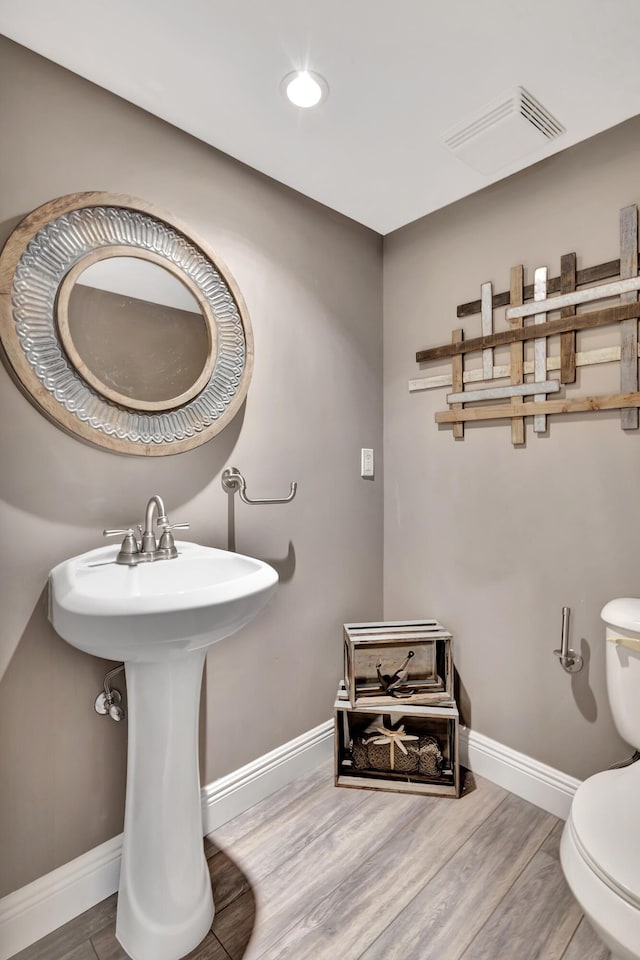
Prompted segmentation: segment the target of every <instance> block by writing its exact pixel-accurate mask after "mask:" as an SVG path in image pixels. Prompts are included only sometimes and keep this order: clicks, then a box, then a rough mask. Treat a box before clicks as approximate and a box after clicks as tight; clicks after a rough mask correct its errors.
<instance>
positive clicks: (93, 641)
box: [49, 542, 278, 960]
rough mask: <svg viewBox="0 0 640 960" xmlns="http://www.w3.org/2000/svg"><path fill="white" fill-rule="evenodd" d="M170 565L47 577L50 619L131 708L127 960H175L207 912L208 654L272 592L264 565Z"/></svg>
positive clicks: (230, 561)
mask: <svg viewBox="0 0 640 960" xmlns="http://www.w3.org/2000/svg"><path fill="white" fill-rule="evenodd" d="M177 546H178V551H179V555H178V557H177V558H175V559H171V560H159V561H156V562H153V563H140V564H138V565H135V566H123V565H120V564H116V562H115V560H116V555H117V554H118V547H116V546H109V547H101V548H99V549H97V550H92V551H90V552H89V553H85V554H82V555H81V556H79V557H74V558H72V559H71V560H67V561H65V562H64V563H61V564H59V565H58V566H57V567H55V568H54V569H53V570H52V571H51V574H50V578H49V584H50V588H49V589H50V594H49V598H50V604H49V617H50V620H51V622H52V624H53V627H54V629H55V630H56V632H57V633H59V634H60V636H61V637H63V639H65V640H66V641H67V642H68V643H70V644H72V645H73V646H74V647H78V649H80V650H83V651H85V653H90V654H93V655H94V656H97V657H105V658H107V659H110V660H123V661H124V662H125V667H126V676H127V692H128V702H129V747H128V767H127V796H126V807H125V825H124V842H123V851H122V866H121V872H120V889H119V895H118V916H117V922H116V936H117V938H118V940H119V941H120V943H121V944H122V946H123V947H124V949H125V950H126V952H127V953H128V954H129V955H130V956H131V957H132V958H133V960H178V958H179V957H183V956H184V955H185V954H187V953H188V952H189V951H190V950H192V949H193V948H194V947H195V946H197V944H198V943H199V942H200V941H201V940H202V939H203V938H204V936H205V935H206V933H207V930H208V929H209V927H210V926H211V922H212V920H213V913H214V905H213V898H212V895H211V883H210V879H209V872H208V869H207V863H206V860H205V857H204V852H203V845H202V815H201V806H200V778H199V773H198V716H199V696H200V685H201V680H202V670H203V666H204V660H205V656H206V652H207V648H208V647H209V646H211V644H213V643H216V642H217V641H218V640H222V638H223V637H226V636H228V635H229V634H231V633H234V632H235V631H236V630H239V629H240V627H242V626H244V625H245V624H246V623H248V622H249V621H250V620H252V619H253V617H255V616H256V614H257V613H258V612H259V610H260V609H261V608H262V607H263V606H264V605H265V603H266V602H267V600H268V599H269V598H270V597H271V595H272V594H273V593H274V592H275V589H276V586H277V582H278V575H277V573H276V572H275V570H273V569H272V568H271V567H270V566H269V565H268V564H266V563H262V562H261V561H260V560H254V559H252V558H251V557H243V556H241V555H239V554H236V553H228V552H226V551H224V550H216V549H214V548H210V547H201V546H198V545H197V544H194V543H185V542H181V543H178V544H177Z"/></svg>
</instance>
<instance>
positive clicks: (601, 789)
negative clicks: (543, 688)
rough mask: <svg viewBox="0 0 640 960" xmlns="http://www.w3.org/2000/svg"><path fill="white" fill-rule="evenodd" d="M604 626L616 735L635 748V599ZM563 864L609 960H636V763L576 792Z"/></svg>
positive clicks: (639, 772)
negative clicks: (608, 951) (606, 949)
mask: <svg viewBox="0 0 640 960" xmlns="http://www.w3.org/2000/svg"><path fill="white" fill-rule="evenodd" d="M602 619H603V620H604V622H605V624H606V645H607V647H606V669H607V691H608V694H609V703H610V706H611V712H612V714H613V719H614V722H615V724H616V727H617V729H618V732H619V733H620V735H621V736H622V737H623V738H624V739H625V740H626V741H627V742H628V743H630V744H631V746H632V747H633V748H634V749H636V750H638V749H640V600H637V599H631V598H625V599H620V600H612V601H611V602H610V603H608V604H607V605H606V606H605V607H604V609H603V611H602ZM560 862H561V863H562V869H563V871H564V874H565V877H566V879H567V883H568V884H569V887H570V888H571V890H572V892H573V895H574V896H575V898H576V900H577V901H578V903H579V904H580V905H581V907H582V909H583V910H584V913H585V916H586V917H587V919H588V920H589V922H590V923H591V925H592V926H593V928H594V929H595V930H596V932H597V933H598V934H599V935H600V937H601V939H602V940H603V941H604V943H605V944H606V945H607V946H608V948H609V949H610V950H611V960H640V762H636V763H632V764H631V765H630V766H627V767H623V768H621V769H617V770H607V771H605V772H604V773H597V774H596V775H595V776H593V777H590V778H589V779H588V780H585V782H584V783H583V784H582V785H581V786H580V787H579V788H578V790H577V791H576V795H575V797H574V799H573V803H572V805H571V812H570V814H569V818H568V820H567V823H566V825H565V828H564V831H563V834H562V842H561V845H560Z"/></svg>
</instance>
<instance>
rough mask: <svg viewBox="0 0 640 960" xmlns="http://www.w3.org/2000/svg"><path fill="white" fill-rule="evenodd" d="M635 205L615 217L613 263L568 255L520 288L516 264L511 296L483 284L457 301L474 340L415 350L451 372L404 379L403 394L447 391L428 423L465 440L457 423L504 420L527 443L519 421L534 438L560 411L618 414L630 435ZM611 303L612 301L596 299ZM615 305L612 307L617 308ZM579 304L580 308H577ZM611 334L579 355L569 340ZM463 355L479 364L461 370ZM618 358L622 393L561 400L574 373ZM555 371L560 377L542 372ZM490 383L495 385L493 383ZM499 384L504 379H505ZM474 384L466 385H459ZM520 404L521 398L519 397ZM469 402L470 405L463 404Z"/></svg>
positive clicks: (639, 398) (455, 339)
mask: <svg viewBox="0 0 640 960" xmlns="http://www.w3.org/2000/svg"><path fill="white" fill-rule="evenodd" d="M639 290H640V277H638V208H637V206H636V205H635V204H633V205H631V206H628V207H624V208H623V209H622V210H621V211H620V259H619V260H610V261H608V262H607V263H600V264H598V265H596V266H594V267H589V268H587V269H584V270H577V258H576V254H575V253H567V254H565V255H564V256H563V257H562V258H561V264H560V275H559V276H556V277H552V278H549V276H548V269H547V267H538V268H537V269H536V270H535V271H534V282H533V284H531V285H527V286H525V284H524V267H523V266H522V265H521V264H520V265H518V266H515V267H512V269H511V282H510V290H509V291H507V292H504V293H497V294H496V293H494V292H493V284H492V283H483V284H482V285H481V293H480V299H479V300H475V301H472V302H471V303H464V304H461V305H460V306H459V307H458V309H457V315H458V317H468V316H472V315H475V314H478V313H479V314H480V318H481V335H480V336H474V337H472V338H471V339H465V336H464V331H463V330H462V328H458V329H456V330H454V331H453V335H452V338H451V343H447V344H444V345H443V346H440V347H432V348H430V349H427V350H420V351H419V352H418V353H417V354H416V362H417V363H424V362H426V361H431V360H442V359H443V358H448V357H450V358H451V375H450V376H447V375H444V376H432V377H423V378H421V379H417V380H411V381H410V382H409V389H410V391H412V392H413V391H417V390H427V389H430V388H433V387H446V386H451V387H452V388H453V390H452V393H449V394H448V395H447V403H448V404H449V409H448V410H446V411H441V412H438V413H436V415H435V419H436V423H450V424H452V425H453V436H454V437H455V438H456V439H462V438H463V437H464V424H465V423H466V422H469V421H480V420H504V419H508V420H511V442H512V443H513V444H514V445H520V444H523V443H524V442H525V417H528V416H532V417H533V430H534V433H544V432H545V431H546V428H547V417H548V416H549V415H554V414H559V413H580V412H582V413H584V412H591V411H596V410H617V409H619V410H620V411H621V414H620V416H621V426H622V428H623V429H624V430H637V429H638V408H639V407H640V392H639V391H638V318H639V316H640V304H639V303H638V291H639ZM600 300H609V301H611V300H613V305H608V306H602V305H598V303H597V301H600ZM616 301H617V302H616ZM500 307H506V310H505V318H506V322H507V325H508V329H507V330H501V331H499V332H495V331H494V310H496V308H500ZM580 307H582V312H578V309H579V308H580ZM607 326H616V327H618V328H619V334H618V342H617V343H616V344H615V345H613V346H610V347H604V348H600V349H595V350H588V351H585V352H582V353H581V352H578V351H577V347H576V335H577V334H578V333H579V332H580V331H581V330H590V329H594V328H596V327H607ZM557 334H560V354H559V356H549V354H548V343H547V338H548V337H551V336H553V335H557ZM526 340H533V342H534V356H533V359H532V360H529V361H526V362H525V359H524V343H525V341H526ZM505 344H509V347H510V362H509V363H508V364H503V365H496V364H495V363H494V348H495V347H499V346H502V345H505ZM469 353H477V354H478V353H479V354H481V356H482V366H481V367H479V368H477V369H472V370H465V368H464V360H465V357H466V355H467V354H469ZM611 362H618V363H619V365H620V392H619V393H614V394H605V395H602V396H585V397H571V398H565V397H563V396H562V395H561V394H562V387H563V385H565V384H571V383H575V381H576V368H577V367H581V366H590V365H592V364H596V363H611ZM553 371H559V378H553V377H551V376H550V373H551V372H553ZM496 381H503V383H502V384H500V385H496ZM504 381H507V382H504ZM467 384H472V387H471V388H469V387H467ZM525 398H528V399H525ZM467 404H474V406H467Z"/></svg>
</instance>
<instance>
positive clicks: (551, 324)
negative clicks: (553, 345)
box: [416, 303, 638, 363]
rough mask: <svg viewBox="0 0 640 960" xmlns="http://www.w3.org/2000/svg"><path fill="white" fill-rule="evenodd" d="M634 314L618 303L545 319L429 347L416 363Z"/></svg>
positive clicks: (632, 308)
mask: <svg viewBox="0 0 640 960" xmlns="http://www.w3.org/2000/svg"><path fill="white" fill-rule="evenodd" d="M637 313H638V307H637V305H635V306H634V304H632V303H621V304H618V306H615V307H605V308H604V309H602V310H592V311H590V312H589V313H581V314H580V315H579V316H577V317H567V318H566V319H565V318H563V317H559V318H558V319H557V320H548V321H547V323H545V324H540V327H541V328H542V329H540V330H538V329H536V328H535V327H531V326H529V327H522V329H516V330H500V331H499V332H498V333H492V334H491V336H490V337H474V338H473V339H472V340H463V341H462V343H443V344H442V345H441V346H439V347H430V348H428V349H427V350H419V351H418V352H417V353H416V363H424V362H425V361H427V360H442V359H443V358H444V357H455V356H456V355H457V354H459V353H476V352H477V351H478V350H484V349H485V347H501V346H503V345H504V344H506V343H517V342H518V341H520V340H533V339H534V338H535V337H540V336H545V337H551V336H553V335H554V334H556V333H566V331H567V330H592V329H594V328H595V327H606V326H609V325H613V324H615V323H619V322H620V321H621V320H628V319H629V318H630V317H633V316H635V315H636V314H637Z"/></svg>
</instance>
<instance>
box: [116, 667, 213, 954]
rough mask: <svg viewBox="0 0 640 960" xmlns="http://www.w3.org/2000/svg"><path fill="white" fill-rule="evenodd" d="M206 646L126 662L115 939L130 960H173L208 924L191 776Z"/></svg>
mask: <svg viewBox="0 0 640 960" xmlns="http://www.w3.org/2000/svg"><path fill="white" fill-rule="evenodd" d="M205 656H206V648H204V649H201V650H195V651H192V652H189V653H185V654H184V655H182V656H178V657H175V658H172V659H168V660H165V661H164V662H160V663H148V662H138V661H129V662H127V663H126V664H125V667H126V675H127V694H128V713H129V747H128V755H127V763H128V767H127V798H126V808H125V822H124V841H123V850H122V867H121V871H120V890H119V894H118V916H117V922H116V937H117V938H118V940H119V941H120V943H121V944H122V946H123V947H124V949H125V950H126V952H127V953H128V954H129V955H130V957H132V958H133V960H178V958H179V957H183V956H184V955H185V954H187V953H189V951H190V950H192V949H193V948H194V947H196V946H197V945H198V944H199V943H200V941H201V940H202V939H203V938H204V937H205V935H206V933H207V931H208V929H209V928H210V926H211V923H212V921H213V912H214V908H213V897H212V894H211V880H210V877H209V870H208V867H207V861H206V859H205V856H204V849H203V843H202V812H201V803H200V776H199V770H198V723H199V704H200V687H201V683H202V670H203V667H204V661H205Z"/></svg>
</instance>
